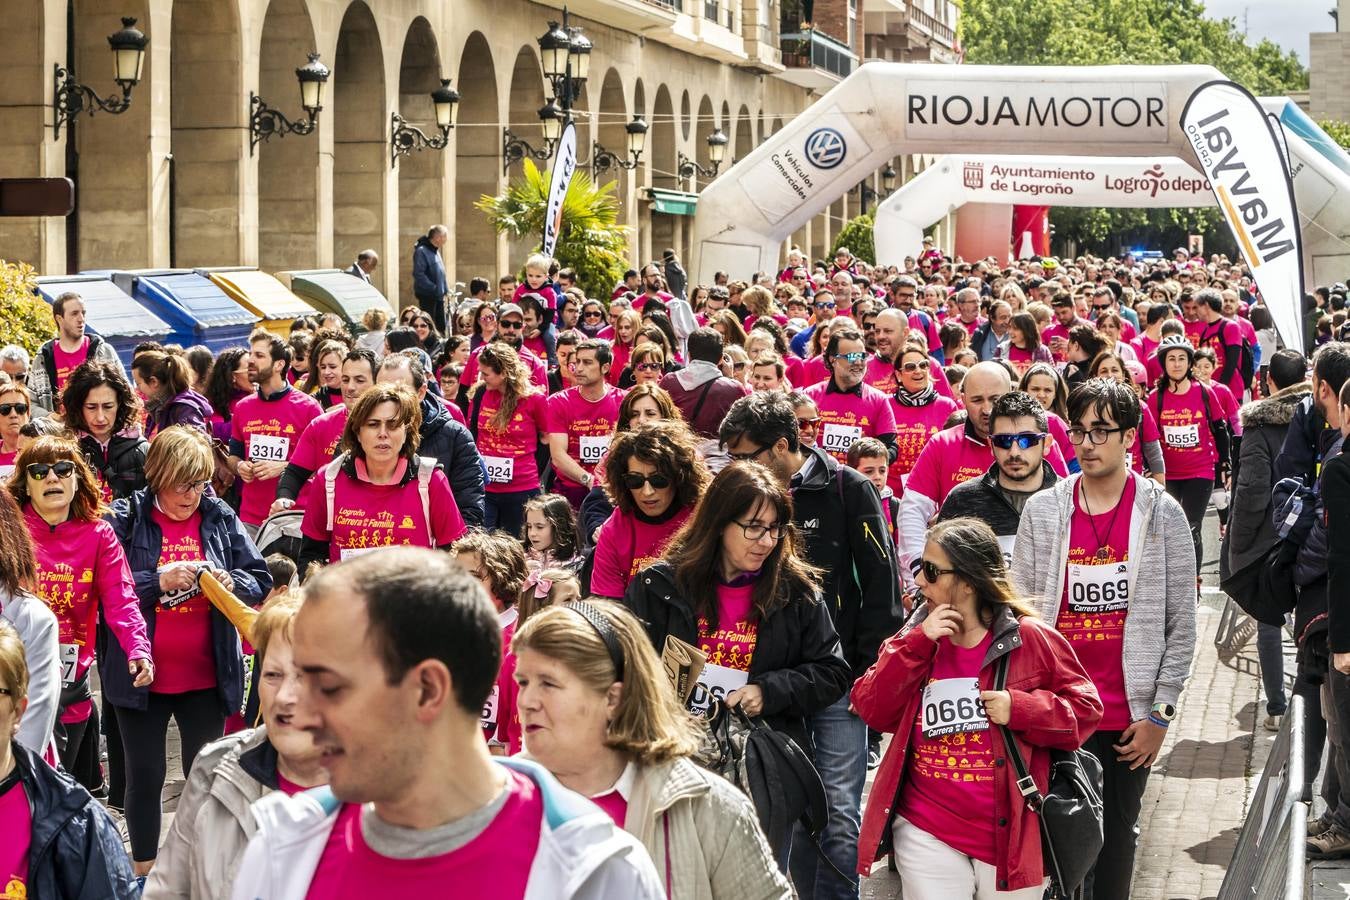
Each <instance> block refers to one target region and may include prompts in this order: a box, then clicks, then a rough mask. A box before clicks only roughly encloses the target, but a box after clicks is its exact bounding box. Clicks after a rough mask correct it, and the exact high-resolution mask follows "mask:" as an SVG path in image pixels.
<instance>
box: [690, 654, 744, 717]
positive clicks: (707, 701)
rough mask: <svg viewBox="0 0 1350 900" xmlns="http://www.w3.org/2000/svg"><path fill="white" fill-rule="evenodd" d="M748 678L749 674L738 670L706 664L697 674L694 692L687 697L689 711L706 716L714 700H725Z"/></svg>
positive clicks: (742, 685) (741, 686)
mask: <svg viewBox="0 0 1350 900" xmlns="http://www.w3.org/2000/svg"><path fill="white" fill-rule="evenodd" d="M749 678H750V676H749V673H747V672H742V671H741V670H740V669H729V668H727V667H726V666H718V665H713V664H712V663H708V664H707V665H706V666H704V667H703V671H702V672H700V673H699V676H698V684H696V685H694V691H693V693H691V694H690V695H689V709H690V711H691V712H695V713H699V714H706V713H707V712H708V710H709V708H710V707H711V706H712V704H713V701H714V700H716V701H719V702H720V701H722V700H725V699H727V694H730V693H731V692H732V691H737V690H740V689H741V688H743V687H745V685H746V682H747V681H748V680H749Z"/></svg>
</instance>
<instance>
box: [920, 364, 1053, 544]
mask: <svg viewBox="0 0 1350 900" xmlns="http://www.w3.org/2000/svg"><path fill="white" fill-rule="evenodd" d="M989 425H990V433H989V446H990V448H991V449H992V450H993V454H994V464H993V465H992V466H990V467H989V470H988V471H987V472H985V473H984V475H982V476H981V477H979V478H972V479H970V480H969V481H965V482H962V483H961V484H958V485H957V486H956V487H954V488H952V492H951V493H950V494H948V495H947V499H946V500H944V501H943V502H942V509H941V510H940V511H939V512H938V517H937V521H939V522H941V521H944V520H946V519H956V518H960V517H962V516H969V517H971V518H974V519H979V520H980V521H981V522H984V523H985V524H986V525H988V526H989V527H990V528H991V529H993V531H994V534H995V535H996V536H997V537H998V545H999V547H1000V548H1001V549H1002V550H1003V559H1004V560H1005V561H1007V562H1011V561H1012V551H1013V542H1014V540H1015V538H1016V537H1017V526H1018V525H1019V524H1020V523H1021V521H1022V510H1023V509H1025V508H1026V505H1027V501H1028V500H1030V499H1031V497H1032V496H1033V495H1035V494H1038V493H1040V492H1041V491H1043V490H1045V489H1046V488H1050V487H1053V486H1054V484H1055V482H1056V481H1058V480H1059V476H1057V475H1056V474H1055V470H1054V469H1053V468H1051V466H1050V463H1048V462H1046V460H1045V451H1046V446H1047V441H1046V439H1047V437H1048V432H1047V431H1046V420H1045V407H1043V406H1041V405H1040V404H1039V403H1037V402H1036V400H1035V398H1033V397H1032V396H1031V395H1030V394H1027V393H1024V392H1022V391H1010V392H1009V393H1006V394H1004V395H1003V396H1002V397H999V398H998V400H997V401H996V402H995V403H994V408H993V410H992V411H991V412H990V413H989Z"/></svg>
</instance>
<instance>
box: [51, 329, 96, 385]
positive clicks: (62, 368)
mask: <svg viewBox="0 0 1350 900" xmlns="http://www.w3.org/2000/svg"><path fill="white" fill-rule="evenodd" d="M88 358H89V335H85V336H84V337H83V338H81V339H80V346H79V349H77V350H76V351H75V352H74V353H67V352H66V351H64V350H62V349H61V342H60V341H56V342H54V343H53V344H52V361H53V362H55V363H56V384H55V385H53V386H52V394H53V396H56V395H59V394H60V393H61V392H62V391H63V390H65V388H66V382H67V381H69V380H70V373H71V372H74V371H75V370H76V369H78V368H79V367H80V366H82V365H84V361H85V360H86V359H88Z"/></svg>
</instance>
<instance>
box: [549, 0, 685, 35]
mask: <svg viewBox="0 0 1350 900" xmlns="http://www.w3.org/2000/svg"><path fill="white" fill-rule="evenodd" d="M535 2H536V3H538V4H539V5H540V6H544V7H548V8H550V9H555V10H559V11H561V10H562V8H563V6H564V5H566V7H567V10H568V12H569V13H571V14H572V16H574V17H575V18H578V19H589V20H591V21H592V22H603V23H604V24H605V25H608V26H610V27H612V28H618V29H620V30H623V31H633V32H637V33H639V34H653V35H655V34H659V33H660V32H661V31H663V30H668V29H670V28H672V27H673V26H674V25H675V23H676V20H677V19H679V18H680V14H681V13H682V12H685V11H686V9H685V8H686V7H689V8H691V9H692V7H693V6H694V4H695V3H701V2H702V0H535Z"/></svg>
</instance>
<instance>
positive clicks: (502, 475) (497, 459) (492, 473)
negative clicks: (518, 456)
mask: <svg viewBox="0 0 1350 900" xmlns="http://www.w3.org/2000/svg"><path fill="white" fill-rule="evenodd" d="M483 465H485V466H487V475H488V481H490V482H492V483H493V484H510V483H511V479H512V477H514V475H515V471H516V461H515V460H514V459H512V458H511V457H509V456H485V457H483Z"/></svg>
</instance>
